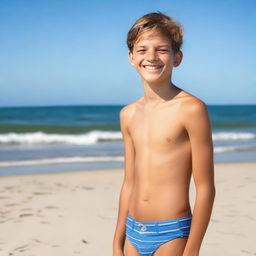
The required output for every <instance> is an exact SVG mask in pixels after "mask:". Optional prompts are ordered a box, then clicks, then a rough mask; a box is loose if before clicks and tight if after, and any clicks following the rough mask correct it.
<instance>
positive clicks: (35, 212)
mask: <svg viewBox="0 0 256 256" xmlns="http://www.w3.org/2000/svg"><path fill="white" fill-rule="evenodd" d="M35 168H36V167H35ZM122 179H123V170H122V169H112V170H90V171H88V170H86V171H76V172H63V173H54V174H34V175H15V176H4V177H0V206H1V207H0V255H1V256H5V255H6V256H9V255H24V256H45V255H47V256H71V255H83V256H102V255H104V256H112V240H113V235H114V231H115V225H116V218H117V213H118V212H117V211H118V199H119V192H120V189H121V185H122ZM215 181H216V198H215V203H214V209H213V213H212V218H211V221H210V223H209V226H208V229H207V233H206V235H205V237H204V241H203V244H202V247H201V254H200V256H204V255H205V256H216V255H218V256H222V255H225V256H236V255H256V235H255V230H256V214H255V212H256V162H252V163H235V164H234V163H221V164H215ZM194 198H195V187H194V183H193V181H192V183H191V188H190V201H191V206H192V207H193V205H194ZM129 256H130V255H129Z"/></svg>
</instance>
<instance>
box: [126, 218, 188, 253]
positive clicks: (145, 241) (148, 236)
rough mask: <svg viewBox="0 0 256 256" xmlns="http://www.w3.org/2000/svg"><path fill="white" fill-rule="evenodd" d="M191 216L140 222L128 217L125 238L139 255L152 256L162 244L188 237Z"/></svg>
mask: <svg viewBox="0 0 256 256" xmlns="http://www.w3.org/2000/svg"><path fill="white" fill-rule="evenodd" d="M191 220H192V216H187V217H183V218H179V219H174V220H167V221H151V222H140V221H137V220H136V219H134V218H133V217H132V216H130V215H128V216H127V218H126V236H127V239H129V241H130V242H131V243H132V245H133V246H134V247H135V248H136V249H137V251H138V252H139V254H140V255H143V256H152V255H154V253H155V252H156V250H157V249H158V248H159V247H160V246H161V245H162V244H164V243H166V242H168V241H171V240H173V239H175V238H178V237H187V236H189V231H190V226H191Z"/></svg>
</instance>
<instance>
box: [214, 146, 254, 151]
mask: <svg viewBox="0 0 256 256" xmlns="http://www.w3.org/2000/svg"><path fill="white" fill-rule="evenodd" d="M254 150H255V151H256V146H222V147H214V153H225V152H243V151H244V152H245V151H254Z"/></svg>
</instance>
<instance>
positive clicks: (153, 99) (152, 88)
mask: <svg viewBox="0 0 256 256" xmlns="http://www.w3.org/2000/svg"><path fill="white" fill-rule="evenodd" d="M142 84H143V88H144V100H145V103H149V104H150V103H156V104H158V103H164V102H166V101H168V100H171V99H172V98H173V97H174V96H175V95H176V94H177V93H178V92H179V91H180V89H179V88H178V87H177V86H175V85H174V84H173V83H172V82H171V80H169V81H163V82H160V83H155V84H154V83H148V82H146V81H142Z"/></svg>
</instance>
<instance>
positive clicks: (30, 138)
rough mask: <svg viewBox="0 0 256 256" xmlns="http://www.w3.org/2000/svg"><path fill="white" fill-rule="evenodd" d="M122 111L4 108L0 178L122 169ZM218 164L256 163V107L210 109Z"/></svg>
mask: <svg viewBox="0 0 256 256" xmlns="http://www.w3.org/2000/svg"><path fill="white" fill-rule="evenodd" d="M122 107H123V106H121V105H120V106H118V105H113V106H110V105H106V106H104V105H99V106H49V107H1V108H0V175H1V176H3V175H15V174H29V173H46V172H59V171H70V170H87V169H99V168H102V169H108V168H116V167H117V168H123V166H124V163H123V160H124V159H123V142H122V136H121V132H120V124H119V112H120V110H121V108H122ZM207 107H208V110H209V114H210V117H211V122H212V132H213V133H212V136H213V144H214V162H244V161H255V160H256V105H208V106H207Z"/></svg>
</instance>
